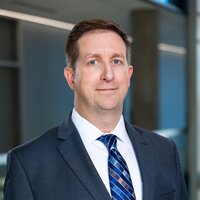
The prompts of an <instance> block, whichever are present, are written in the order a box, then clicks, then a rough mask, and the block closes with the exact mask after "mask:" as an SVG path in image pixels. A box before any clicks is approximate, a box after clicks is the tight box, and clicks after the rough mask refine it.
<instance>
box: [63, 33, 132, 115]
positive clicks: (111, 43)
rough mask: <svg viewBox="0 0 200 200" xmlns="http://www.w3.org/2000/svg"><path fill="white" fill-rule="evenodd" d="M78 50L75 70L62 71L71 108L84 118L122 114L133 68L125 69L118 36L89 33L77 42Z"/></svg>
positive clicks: (124, 58) (124, 47) (122, 44)
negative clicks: (103, 113) (105, 113)
mask: <svg viewBox="0 0 200 200" xmlns="http://www.w3.org/2000/svg"><path fill="white" fill-rule="evenodd" d="M78 47H79V57H78V59H77V62H76V66H75V71H74V70H72V69H69V68H65V77H66V79H67V81H68V84H69V86H70V88H71V89H73V90H74V98H75V99H74V103H75V109H76V110H77V111H78V112H79V113H80V114H82V115H84V116H87V115H88V114H91V113H96V114H97V113H100V112H101V113H102V112H107V111H116V112H122V108H123V101H124V98H125V96H126V93H127V90H128V87H129V84H130V77H131V75H132V72H133V68H132V66H128V63H127V59H126V46H125V44H124V42H123V40H122V39H121V37H120V36H119V35H117V34H116V33H115V32H112V31H104V30H98V31H91V32H89V33H86V34H84V35H83V36H82V37H81V38H80V39H79V40H78Z"/></svg>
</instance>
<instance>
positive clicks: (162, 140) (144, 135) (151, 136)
mask: <svg viewBox="0 0 200 200" xmlns="http://www.w3.org/2000/svg"><path fill="white" fill-rule="evenodd" d="M130 126H131V128H132V130H133V131H132V133H133V134H136V137H140V139H141V140H143V141H146V142H148V143H150V144H153V145H156V146H158V145H159V146H162V145H172V146H174V142H173V141H172V140H171V139H170V138H167V137H164V136H162V135H160V134H158V133H156V132H155V131H153V130H148V129H146V128H143V127H140V126H137V125H130Z"/></svg>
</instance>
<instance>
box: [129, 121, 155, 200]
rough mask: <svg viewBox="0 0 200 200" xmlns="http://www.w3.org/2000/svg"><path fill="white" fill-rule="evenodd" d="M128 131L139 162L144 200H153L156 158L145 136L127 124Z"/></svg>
mask: <svg viewBox="0 0 200 200" xmlns="http://www.w3.org/2000/svg"><path fill="white" fill-rule="evenodd" d="M126 129H127V132H128V135H129V138H130V140H131V142H132V145H133V148H134V150H135V154H136V157H137V160H138V164H139V168H140V173H141V177H142V183H143V200H153V198H154V197H153V195H154V187H155V158H154V153H153V149H152V146H151V145H150V142H149V141H148V138H145V137H144V136H143V132H139V131H138V130H136V129H135V128H133V127H132V126H131V125H129V124H128V123H126Z"/></svg>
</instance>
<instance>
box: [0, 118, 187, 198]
mask: <svg viewBox="0 0 200 200" xmlns="http://www.w3.org/2000/svg"><path fill="white" fill-rule="evenodd" d="M126 129H127V132H128V135H129V137H130V140H131V142H132V145H133V147H134V150H135V153H136V156H137V159H138V163H139V167H140V172H141V176H142V181H143V200H161V199H162V200H175V199H176V200H187V199H188V197H187V191H186V187H185V183H184V179H183V175H182V172H181V168H180V163H179V158H178V154H177V150H176V147H175V144H174V143H173V142H172V141H171V140H168V139H166V138H163V137H161V136H159V135H156V134H155V133H152V132H149V131H147V130H145V129H142V128H139V127H135V126H131V125H130V124H128V123H126ZM4 199H5V200H33V199H34V200H111V197H110V196H109V193H108V192H107V190H106V188H105V186H104V184H103V182H102V180H101V178H100V177H99V175H98V173H97V171H96V169H95V167H94V165H93V163H92V161H91V159H90V157H89V155H88V153H87V151H86V149H85V147H84V145H83V143H82V141H81V138H80V136H79V133H78V132H77V130H76V128H75V126H74V124H73V122H72V120H71V116H69V117H68V119H67V120H66V121H65V122H64V123H63V124H62V125H61V126H60V127H56V128H53V129H51V130H49V131H48V132H46V133H45V134H43V135H42V136H40V137H39V138H37V139H35V140H33V141H31V142H29V143H26V144H24V145H21V146H19V147H17V148H15V149H13V150H12V151H10V152H9V154H8V163H7V175H6V180H5V184H4Z"/></svg>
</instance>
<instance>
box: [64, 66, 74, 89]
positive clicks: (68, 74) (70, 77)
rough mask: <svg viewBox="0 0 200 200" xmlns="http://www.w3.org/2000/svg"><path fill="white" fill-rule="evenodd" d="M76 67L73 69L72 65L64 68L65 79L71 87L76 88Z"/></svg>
mask: <svg viewBox="0 0 200 200" xmlns="http://www.w3.org/2000/svg"><path fill="white" fill-rule="evenodd" d="M74 73H75V71H74V69H72V68H71V67H67V66H66V67H65V68H64V76H65V79H66V81H67V83H68V85H69V87H70V88H71V89H72V90H74Z"/></svg>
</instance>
